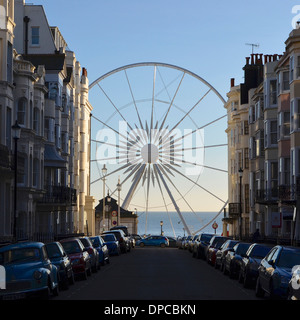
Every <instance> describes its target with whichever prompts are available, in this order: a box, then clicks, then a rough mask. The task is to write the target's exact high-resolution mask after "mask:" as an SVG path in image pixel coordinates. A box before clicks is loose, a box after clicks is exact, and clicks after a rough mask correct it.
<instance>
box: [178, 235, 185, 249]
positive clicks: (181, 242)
mask: <svg viewBox="0 0 300 320" xmlns="http://www.w3.org/2000/svg"><path fill="white" fill-rule="evenodd" d="M185 240H186V237H180V238H179V239H178V240H177V247H178V249H183V246H184V242H185Z"/></svg>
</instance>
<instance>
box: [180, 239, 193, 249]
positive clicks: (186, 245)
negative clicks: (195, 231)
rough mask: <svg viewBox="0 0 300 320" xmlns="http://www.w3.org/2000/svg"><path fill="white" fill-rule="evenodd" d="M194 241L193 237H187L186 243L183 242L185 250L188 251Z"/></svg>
mask: <svg viewBox="0 0 300 320" xmlns="http://www.w3.org/2000/svg"><path fill="white" fill-rule="evenodd" d="M192 239H193V236H187V237H186V238H185V239H184V241H183V244H182V247H183V249H184V250H188V248H189V242H190V241H191V240H192Z"/></svg>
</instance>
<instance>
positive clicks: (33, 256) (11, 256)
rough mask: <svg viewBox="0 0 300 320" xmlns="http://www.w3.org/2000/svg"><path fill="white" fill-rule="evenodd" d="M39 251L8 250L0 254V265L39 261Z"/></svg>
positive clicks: (25, 249)
mask: <svg viewBox="0 0 300 320" xmlns="http://www.w3.org/2000/svg"><path fill="white" fill-rule="evenodd" d="M40 259H41V257H40V250H39V249H38V248H20V249H13V250H8V251H5V252H1V253H0V264H2V265H6V264H9V263H19V262H23V263H25V262H26V261H38V260H40Z"/></svg>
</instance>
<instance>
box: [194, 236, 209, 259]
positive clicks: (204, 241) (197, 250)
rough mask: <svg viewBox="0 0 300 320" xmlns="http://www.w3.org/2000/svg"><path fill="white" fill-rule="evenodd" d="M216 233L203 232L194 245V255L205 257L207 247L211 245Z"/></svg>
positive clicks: (195, 256) (198, 257)
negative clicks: (210, 242)
mask: <svg viewBox="0 0 300 320" xmlns="http://www.w3.org/2000/svg"><path fill="white" fill-rule="evenodd" d="M213 236H214V235H213V234H211V233H201V234H200V235H199V236H198V237H197V238H196V240H195V243H194V247H193V257H194V258H197V259H200V258H202V259H205V252H206V250H205V248H206V247H207V246H208V245H209V241H210V240H211V238H212V237H213Z"/></svg>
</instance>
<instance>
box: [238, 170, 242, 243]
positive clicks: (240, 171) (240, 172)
mask: <svg viewBox="0 0 300 320" xmlns="http://www.w3.org/2000/svg"><path fill="white" fill-rule="evenodd" d="M239 177H240V221H239V222H240V231H239V233H240V234H239V238H240V240H242V178H243V169H242V168H240V169H239Z"/></svg>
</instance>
